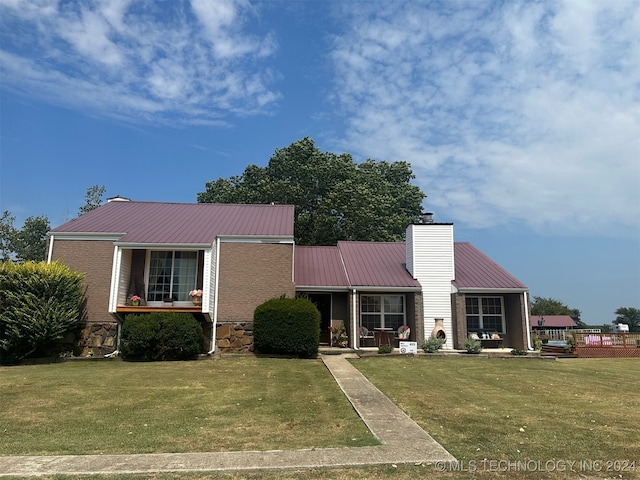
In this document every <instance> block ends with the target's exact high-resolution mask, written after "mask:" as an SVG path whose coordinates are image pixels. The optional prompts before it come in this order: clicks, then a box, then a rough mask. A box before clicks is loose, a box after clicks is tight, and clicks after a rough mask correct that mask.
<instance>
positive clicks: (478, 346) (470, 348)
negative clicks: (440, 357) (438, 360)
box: [464, 337, 482, 353]
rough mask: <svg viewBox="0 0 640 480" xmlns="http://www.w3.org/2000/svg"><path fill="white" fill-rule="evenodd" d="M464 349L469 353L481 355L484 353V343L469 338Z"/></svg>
mask: <svg viewBox="0 0 640 480" xmlns="http://www.w3.org/2000/svg"><path fill="white" fill-rule="evenodd" d="M464 349H465V350H466V351H467V353H480V352H481V351H482V343H481V342H480V340H478V339H476V338H471V337H468V338H467V339H466V340H465V342H464Z"/></svg>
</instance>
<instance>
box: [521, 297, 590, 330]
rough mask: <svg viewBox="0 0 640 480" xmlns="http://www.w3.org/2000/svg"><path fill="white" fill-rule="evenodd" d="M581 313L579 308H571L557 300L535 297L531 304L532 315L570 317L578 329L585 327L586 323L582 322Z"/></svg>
mask: <svg viewBox="0 0 640 480" xmlns="http://www.w3.org/2000/svg"><path fill="white" fill-rule="evenodd" d="M580 313H581V312H580V310H578V309H577V308H569V307H568V306H567V305H565V304H564V303H562V302H561V301H560V300H556V299H555V298H544V297H533V301H532V302H531V315H542V316H544V315H569V316H570V317H571V318H572V319H573V320H574V321H575V322H576V323H577V324H578V327H583V326H584V325H585V323H584V322H583V321H581V320H580Z"/></svg>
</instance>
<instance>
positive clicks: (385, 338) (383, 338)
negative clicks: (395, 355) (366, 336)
mask: <svg viewBox="0 0 640 480" xmlns="http://www.w3.org/2000/svg"><path fill="white" fill-rule="evenodd" d="M373 330H374V332H373V336H374V337H375V339H376V346H378V347H379V346H380V345H389V346H393V328H374V329H373Z"/></svg>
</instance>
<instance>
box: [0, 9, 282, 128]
mask: <svg viewBox="0 0 640 480" xmlns="http://www.w3.org/2000/svg"><path fill="white" fill-rule="evenodd" d="M0 15H2V16H3V30H2V40H3V41H2V42H1V44H2V47H0V48H1V50H0V68H1V69H2V72H3V84H4V85H5V86H6V87H8V88H13V89H14V90H17V91H21V92H25V93H28V94H29V95H32V96H36V97H40V98H42V99H45V100H46V101H50V102H53V103H57V104H60V105H65V106H70V107H74V108H75V107H81V106H82V107H83V108H84V109H89V110H91V111H93V112H94V113H96V114H99V115H103V116H105V115H106V116H112V117H116V118H121V119H124V120H128V121H133V122H139V121H153V122H165V123H190V124H219V123H224V122H225V121H226V120H224V119H225V118H226V117H227V116H228V115H230V114H233V115H243V116H244V115H253V114H257V113H264V112H265V111H268V110H269V108H271V107H272V106H273V104H274V103H275V102H276V101H277V100H278V99H279V98H280V94H279V93H278V92H277V91H275V90H273V89H272V87H271V83H272V80H273V78H274V76H273V73H272V71H271V70H270V69H269V67H268V65H266V64H265V63H264V61H265V59H267V58H268V57H269V56H270V55H272V54H273V52H274V51H275V42H274V41H273V36H272V35H271V34H270V33H269V32H265V33H264V34H262V35H258V34H256V33H252V32H249V31H248V28H247V25H246V23H247V19H248V18H250V17H251V15H255V12H253V7H251V5H249V4H248V3H247V2H245V1H243V0H238V1H235V0H216V1H215V2H210V1H207V2H203V1H200V0H192V2H191V3H188V2H184V1H181V2H177V1H176V2H139V1H131V0H101V1H98V2H92V3H85V2H64V3H63V2H60V3H58V2H55V1H46V0H33V1H30V2H15V1H14V0H0ZM193 18H197V19H198V20H199V22H194V21H193ZM43 87H44V88H43Z"/></svg>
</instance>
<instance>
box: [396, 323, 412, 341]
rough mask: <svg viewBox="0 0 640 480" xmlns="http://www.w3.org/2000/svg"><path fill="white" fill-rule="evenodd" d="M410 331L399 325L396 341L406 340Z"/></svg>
mask: <svg viewBox="0 0 640 480" xmlns="http://www.w3.org/2000/svg"><path fill="white" fill-rule="evenodd" d="M410 333H411V329H410V328H409V327H407V326H406V325H400V326H399V327H398V340H408V339H409V334H410Z"/></svg>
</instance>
